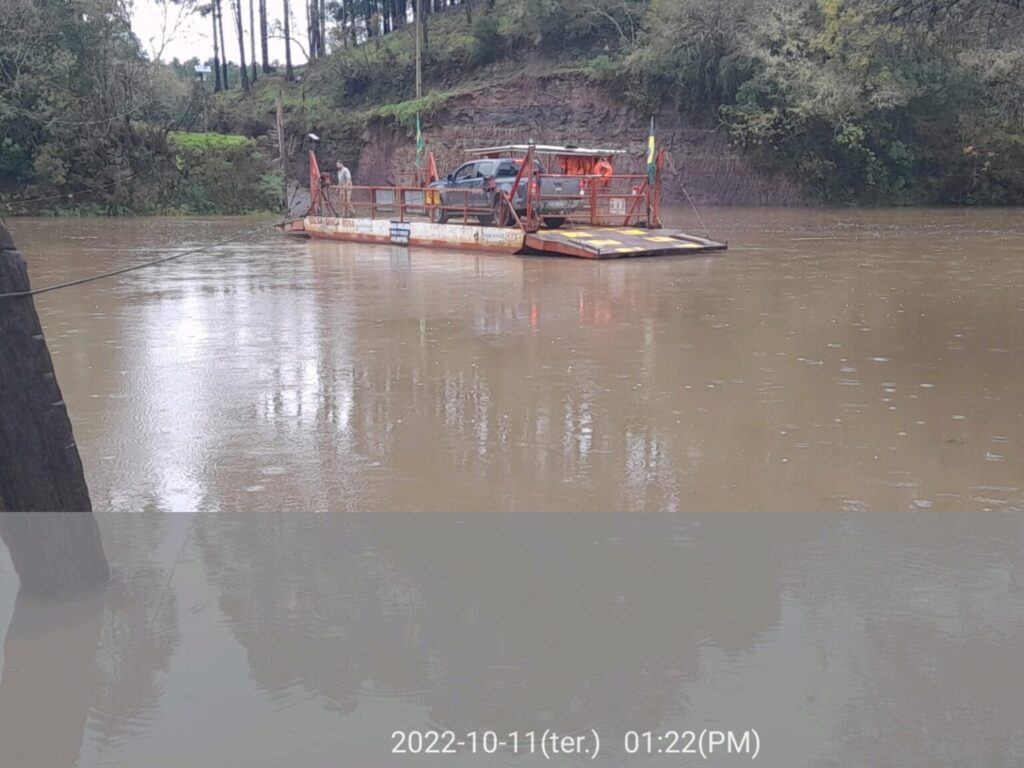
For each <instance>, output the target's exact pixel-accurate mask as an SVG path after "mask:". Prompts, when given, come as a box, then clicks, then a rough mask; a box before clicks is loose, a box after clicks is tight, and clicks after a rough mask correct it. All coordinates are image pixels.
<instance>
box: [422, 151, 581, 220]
mask: <svg viewBox="0 0 1024 768" xmlns="http://www.w3.org/2000/svg"><path fill="white" fill-rule="evenodd" d="M522 162H523V161H522V160H516V159H514V158H511V157H499V158H488V159H486V160H471V161H469V162H468V163H463V164H462V165H460V166H459V167H458V169H456V171H455V172H454V173H450V174H448V177H447V178H446V179H439V180H438V181H435V182H434V183H433V184H431V185H430V186H431V187H433V188H436V189H439V190H440V198H441V200H440V205H438V206H436V207H435V208H434V209H433V212H432V215H431V219H432V220H433V221H434V223H436V224H444V223H445V222H447V221H448V217H449V215H452V216H455V215H457V214H458V213H459V209H461V208H462V207H463V206H464V205H465V206H467V207H469V208H476V209H480V208H488V209H490V210H491V211H492V212H491V213H479V212H478V213H475V214H473V215H475V216H476V217H477V219H478V220H479V221H480V223H482V224H493V223H494V221H495V216H497V220H498V222H499V223H503V224H506V223H510V222H508V220H507V219H508V218H510V217H508V216H503V215H502V213H504V211H503V210H502V206H501V200H500V198H499V196H498V194H497V191H498V190H501V191H504V192H507V193H510V192H511V191H512V185H513V184H514V183H515V180H516V176H517V175H518V174H519V168H520V166H521V165H522ZM534 164H535V167H536V169H537V172H538V173H544V166H542V165H541V164H540V162H538V161H536V160H535V161H534ZM528 183H529V179H528V178H527V177H525V176H524V178H523V179H522V180H520V182H519V188H518V189H517V190H516V194H515V198H514V199H513V200H512V203H513V207H514V208H515V210H516V213H517V214H519V215H520V216H524V215H525V214H526V187H527V184H528ZM456 190H465V191H464V192H463V191H456ZM582 191H583V184H582V180H581V179H579V178H576V177H574V176H559V177H555V178H552V177H545V178H541V179H540V192H541V196H542V197H543V196H550V199H547V200H544V199H539V200H538V199H535V200H534V212H535V213H537V214H538V215H540V216H541V217H542V218H543V219H544V225H545V226H546V227H550V228H552V229H554V228H557V227H560V226H562V224H564V223H565V217H566V216H567V215H568V214H570V213H572V212H573V211H576V210H577V209H579V207H580V201H581V200H582ZM446 208H447V209H450V210H446Z"/></svg>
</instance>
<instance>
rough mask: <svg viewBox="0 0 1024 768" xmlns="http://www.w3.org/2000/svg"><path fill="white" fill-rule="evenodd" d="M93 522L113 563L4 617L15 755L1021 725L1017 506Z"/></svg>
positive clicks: (243, 756)
mask: <svg viewBox="0 0 1024 768" xmlns="http://www.w3.org/2000/svg"><path fill="white" fill-rule="evenodd" d="M129 518H130V519H129ZM101 526H102V528H103V531H104V534H105V536H106V537H107V545H108V550H109V553H110V557H111V560H112V562H113V563H114V565H115V568H116V570H117V581H116V582H115V584H114V585H113V586H112V587H111V588H110V589H109V590H108V591H107V592H106V593H105V594H104V595H101V596H100V597H99V598H98V599H92V600H91V601H89V602H86V603H84V604H75V606H73V607H72V608H71V609H69V608H68V607H67V606H65V607H62V608H59V609H58V612H57V613H52V612H51V613H47V610H50V611H52V610H53V609H52V608H51V609H47V608H45V607H39V606H33V605H31V604H29V603H25V602H24V601H19V604H18V606H17V608H16V609H15V612H14V615H13V617H12V618H11V620H10V628H9V629H8V632H7V641H6V643H5V651H6V655H5V658H4V665H5V671H4V676H3V678H2V681H0V711H2V712H3V713H4V714H5V717H3V718H0V736H2V737H3V744H4V749H5V756H7V757H13V758H23V759H22V760H21V761H20V762H15V763H12V764H22V765H39V764H44V763H40V762H39V761H38V759H35V760H33V759H30V758H38V757H39V755H40V752H39V750H40V744H41V742H40V740H39V739H38V738H37V735H38V733H39V723H40V722H45V723H46V724H47V725H48V726H49V728H50V737H51V738H50V740H49V741H48V742H45V743H46V744H47V745H49V746H50V747H54V746H56V747H59V748H60V750H62V754H63V755H64V757H63V761H62V762H61V761H57V762H49V763H45V764H47V765H57V764H60V765H71V764H72V763H73V756H74V754H79V755H80V757H79V763H78V764H79V765H89V766H92V765H103V766H127V765H140V766H141V765H146V766H151V765H169V766H170V765H174V766H180V765H226V764H231V765H240V764H246V765H256V766H272V765H284V764H287V765H303V766H307V765H308V766H322V765H397V764H398V763H397V762H395V761H394V760H393V759H392V758H391V757H390V756H389V752H388V748H389V744H390V742H389V737H390V734H391V732H392V731H393V730H394V729H396V728H426V727H438V728H453V729H457V730H472V729H476V728H480V729H482V728H494V729H498V730H504V731H507V730H521V731H528V730H532V729H534V728H545V727H553V728H557V729H558V730H559V731H560V732H563V733H573V732H578V731H584V730H587V729H589V728H597V729H599V730H600V731H601V732H602V733H603V734H604V735H605V737H606V740H607V742H608V743H607V745H606V747H607V748H606V751H605V764H618V763H619V762H621V760H622V759H623V754H622V749H621V745H619V746H617V745H616V743H615V742H616V740H617V739H619V738H621V732H622V731H623V730H625V729H626V728H638V729H641V730H642V729H646V728H654V729H659V728H661V729H664V728H681V727H686V726H704V725H716V726H721V727H731V728H751V727H754V728H757V729H758V730H759V732H760V735H761V738H762V740H763V742H764V745H765V746H764V750H765V751H764V753H763V756H762V759H765V760H767V761H768V762H767V764H769V765H801V766H803V765H900V766H921V767H922V768H924V767H925V766H932V765H946V764H950V765H962V764H976V765H1011V764H1014V763H1015V756H1017V755H1019V754H1020V750H1021V748H1022V747H1024V729H1022V728H1021V724H1020V719H1019V713H1020V711H1021V709H1022V707H1024V693H1022V689H1021V687H1020V685H1019V683H1018V677H1019V676H1018V675H1016V674H1014V672H1015V671H1016V669H1017V667H1018V666H1019V659H1020V657H1021V651H1022V650H1024V609H1022V605H1024V556H1022V554H1021V553H1022V552H1024V541H1022V536H1024V529H1022V527H1021V525H1020V522H1019V521H1018V520H1017V519H1016V517H1015V516H1012V515H1002V514H992V513H987V514H986V513H981V514H976V515H971V516H966V515H963V516H956V515H941V514H935V513H934V512H918V513H911V514H907V515H902V516H898V517H879V516H865V515H858V514H852V515H789V516H786V515H717V516H714V515H712V516H703V517H697V516H690V517H685V518H684V517H679V516H664V515H645V516H640V517H637V516H617V517H615V516H606V515H587V516H577V515H571V516H564V515H554V516H552V515H531V516H526V517H524V516H517V515H473V516H464V517H459V516H452V515H416V516H407V515H387V514H382V515H372V516H359V515H355V516H340V515H277V514H266V515H264V514H258V513H244V514H237V515H142V516H128V515H112V516H111V515H104V516H102V517H101ZM7 567H8V564H7V563H6V562H4V563H3V565H0V568H3V569H4V571H5V572H6V569H7ZM10 584H11V582H10V581H9V580H5V581H0V607H3V606H8V605H10V604H11V603H10V602H9V601H8V596H9V595H10V589H9V585H10ZM6 620H7V614H6V613H5V614H3V615H2V616H0V621H4V622H6ZM26 686H27V688H26ZM27 690H31V691H32V692H33V693H34V696H33V697H30V698H25V696H26V691H27ZM48 691H49V692H52V693H53V694H54V695H53V696H40V693H41V692H42V693H45V692H48ZM57 692H60V695H56V694H57ZM19 697H21V698H19ZM28 701H38V702H40V704H41V705H44V706H46V707H48V708H49V709H48V710H47V714H46V715H45V716H43V715H42V714H40V713H39V712H38V711H37V710H36V709H34V708H33V707H31V706H29V707H26V702H28ZM57 701H59V702H60V705H59V706H57V705H55V703H54V702H57ZM14 704H16V705H18V706H12V705H14ZM32 717H38V718H40V719H39V720H38V721H37V722H36V723H35V727H33V728H30V727H28V726H27V723H28V722H29V721H30V720H31V718H32ZM5 729H6V730H5ZM79 743H80V744H81V747H80V750H79V748H78V745H79ZM48 748H49V747H48ZM502 760H503V763H502V764H508V765H528V764H530V762H529V761H528V760H519V761H516V760H514V759H513V758H512V756H510V755H507V754H506V755H503V756H502ZM470 762H471V763H472V764H487V765H490V764H491V763H490V762H488V763H480V762H479V761H477V762H475V763H473V761H470ZM560 764H562V765H577V764H579V763H577V762H575V761H571V760H566V761H563V762H562V763H560ZM650 764H652V765H662V764H665V765H667V764H669V763H668V762H667V761H662V762H658V761H653V762H651V763H650ZM671 764H678V762H673V763H671Z"/></svg>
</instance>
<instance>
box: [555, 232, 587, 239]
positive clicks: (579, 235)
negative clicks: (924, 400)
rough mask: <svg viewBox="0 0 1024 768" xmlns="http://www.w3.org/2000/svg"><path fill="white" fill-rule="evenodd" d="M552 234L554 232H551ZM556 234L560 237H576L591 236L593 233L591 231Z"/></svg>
mask: <svg viewBox="0 0 1024 768" xmlns="http://www.w3.org/2000/svg"><path fill="white" fill-rule="evenodd" d="M552 234H554V233H552ZM558 235H559V236H560V237H569V238H577V237H593V236H594V233H593V232H559V233H558Z"/></svg>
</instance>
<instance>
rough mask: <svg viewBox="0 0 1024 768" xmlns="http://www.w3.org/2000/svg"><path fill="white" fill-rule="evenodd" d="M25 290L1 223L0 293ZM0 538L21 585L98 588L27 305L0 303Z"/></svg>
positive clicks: (38, 334) (71, 453) (84, 492)
mask: <svg viewBox="0 0 1024 768" xmlns="http://www.w3.org/2000/svg"><path fill="white" fill-rule="evenodd" d="M27 290H29V280H28V270H27V269H26V267H25V260H24V259H23V258H22V257H21V254H19V253H18V252H17V251H16V250H15V248H14V241H13V240H12V239H11V236H10V234H9V233H8V232H7V229H6V228H5V227H4V225H3V224H0V294H4V293H18V292H22V291H27ZM0 510H8V511H6V512H0V537H2V538H3V540H4V542H5V543H6V544H7V548H8V549H9V550H10V553H11V560H12V561H13V563H14V568H15V570H16V571H17V572H18V576H19V577H20V578H21V585H22V587H23V588H24V589H25V590H26V591H27V592H30V593H34V594H41V595H50V596H59V595H65V594H70V593H73V592H78V591H81V590H84V589H89V588H91V587H95V586H98V585H100V584H103V583H106V581H107V580H108V579H109V578H110V567H109V565H108V564H107V558H106V555H105V553H104V551H103V542H102V540H101V539H100V533H99V528H98V526H97V525H96V519H95V518H94V517H93V515H92V511H91V510H92V504H91V502H90V501H89V489H88V487H87V486H86V484H85V475H84V473H83V471H82V461H81V458H80V457H79V455H78V446H77V445H76V444H75V438H74V435H73V434H72V431H71V421H70V419H69V418H68V412H67V408H65V406H64V400H63V398H62V397H61V393H60V387H59V386H58V385H57V377H56V375H55V374H54V372H53V361H52V360H51V359H50V351H49V349H48V348H47V346H46V339H45V338H44V337H43V331H42V328H41V327H40V325H39V316H38V315H37V314H36V308H35V303H34V302H33V300H32V297H21V298H0Z"/></svg>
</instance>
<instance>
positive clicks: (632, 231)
mask: <svg viewBox="0 0 1024 768" xmlns="http://www.w3.org/2000/svg"><path fill="white" fill-rule="evenodd" d="M615 231H616V232H618V233H619V234H620V235H646V234H647V231H646V230H643V229H617V230H615Z"/></svg>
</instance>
